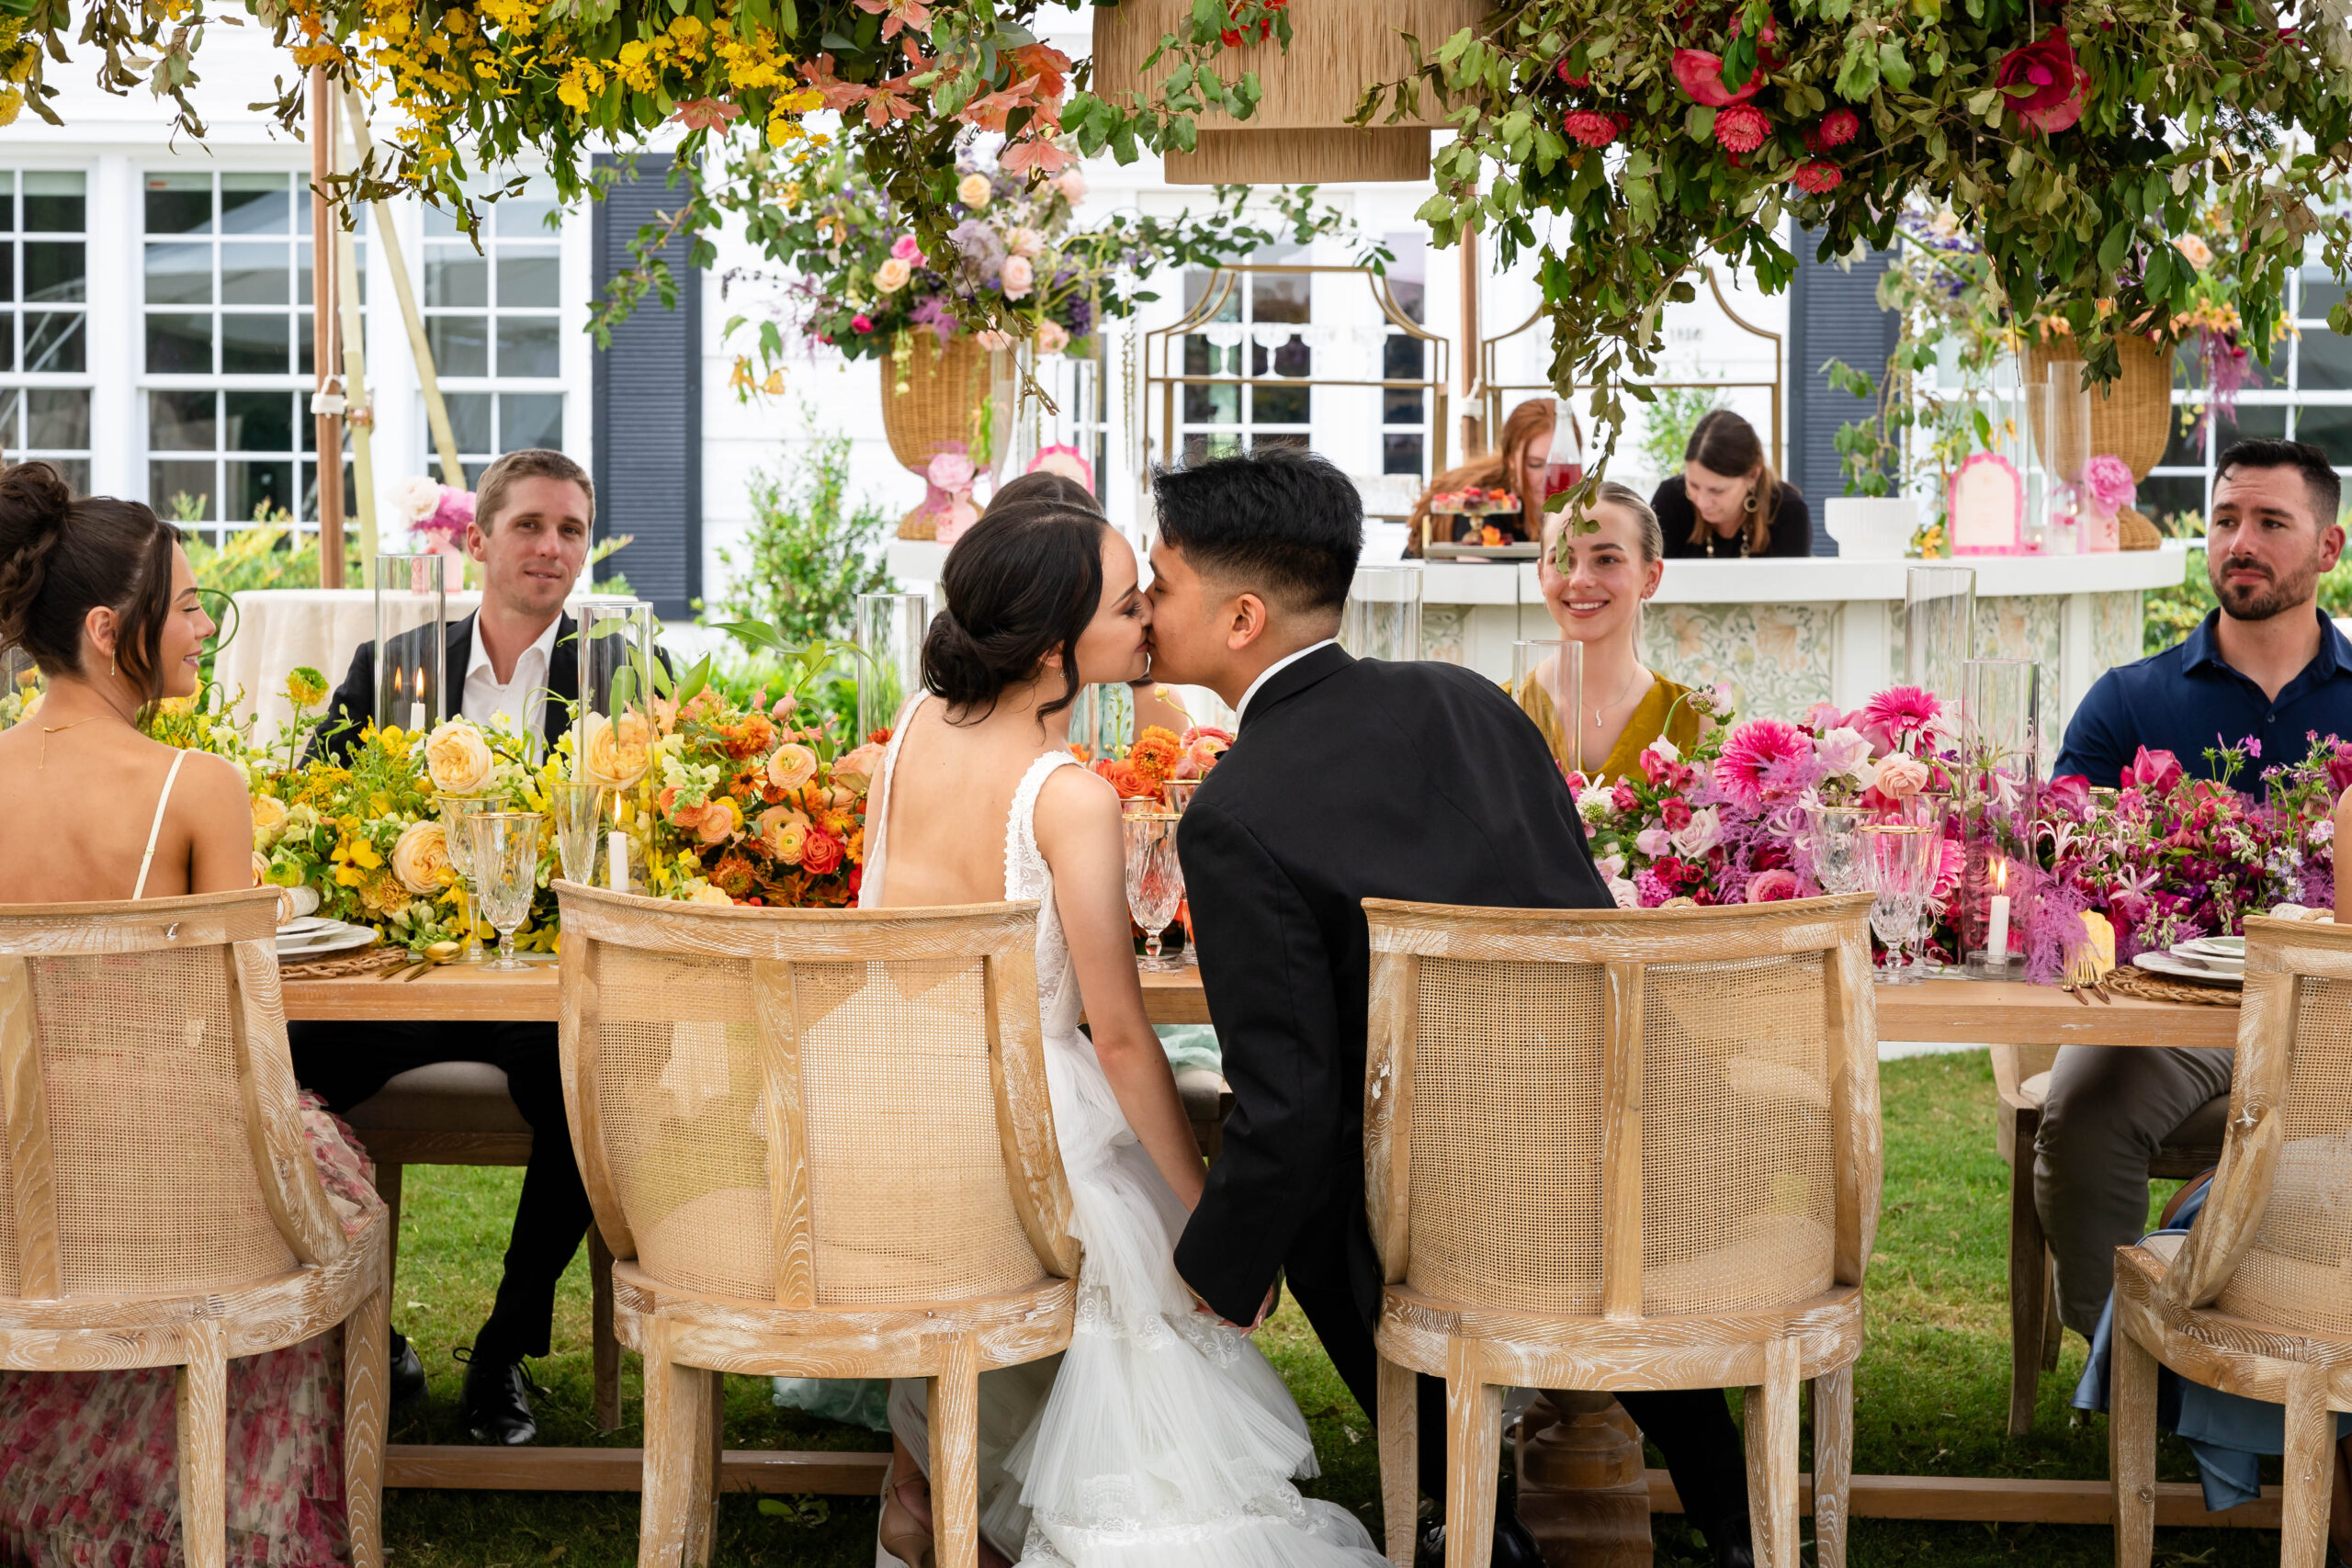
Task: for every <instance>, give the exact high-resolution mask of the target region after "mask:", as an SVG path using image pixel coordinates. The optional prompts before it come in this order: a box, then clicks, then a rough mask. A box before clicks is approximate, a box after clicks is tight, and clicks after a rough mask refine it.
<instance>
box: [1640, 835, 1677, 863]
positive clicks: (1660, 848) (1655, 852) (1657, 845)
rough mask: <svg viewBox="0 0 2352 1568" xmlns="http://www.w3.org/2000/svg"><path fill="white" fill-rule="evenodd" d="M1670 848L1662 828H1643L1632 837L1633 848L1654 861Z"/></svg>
mask: <svg viewBox="0 0 2352 1568" xmlns="http://www.w3.org/2000/svg"><path fill="white" fill-rule="evenodd" d="M1671 847H1672V845H1671V844H1669V843H1668V840H1667V836H1666V829H1663V828H1645V829H1642V830H1641V831H1640V832H1638V833H1636V834H1634V848H1635V849H1636V850H1639V851H1640V852H1642V853H1644V854H1645V855H1647V856H1649V858H1650V859H1652V860H1656V859H1657V858H1658V857H1659V856H1660V855H1662V854H1664V853H1666V852H1667V851H1668V849H1670V848H1671Z"/></svg>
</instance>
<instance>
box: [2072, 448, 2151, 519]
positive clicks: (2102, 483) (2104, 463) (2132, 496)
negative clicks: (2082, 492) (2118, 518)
mask: <svg viewBox="0 0 2352 1568" xmlns="http://www.w3.org/2000/svg"><path fill="white" fill-rule="evenodd" d="M2083 483H2084V484H2085V485H2086V487H2088V489H2089V491H2090V492H2091V499H2092V500H2093V501H2096V502H2098V503H2099V504H2100V505H2101V506H2104V507H2106V508H2107V509H2108V510H2109V511H2110V512H2112V511H2114V510H2116V509H2117V508H2119V507H2125V506H2129V505H2131V503H2132V502H2134V501H2136V500H2138V499H2139V494H2140V491H2139V486H2138V485H2137V484H2136V483H2135V482H2133V480H2132V478H2131V465H2130V464H2129V463H2126V462H2125V461H2124V460H2123V459H2122V458H2120V457H2109V455H2108V454H2106V453H2104V452H2102V453H2101V454H2099V455H2098V457H2093V458H2092V459H2091V460H2090V461H2089V462H2087V463H2086V464H2084V465H2083Z"/></svg>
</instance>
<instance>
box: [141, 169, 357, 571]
mask: <svg viewBox="0 0 2352 1568" xmlns="http://www.w3.org/2000/svg"><path fill="white" fill-rule="evenodd" d="M141 185H142V187H143V188H142V192H141V197H142V199H141V379H140V386H141V398H140V400H141V418H142V421H143V424H144V429H145V434H146V451H147V495H148V501H149V502H150V504H152V505H153V506H154V507H155V509H156V510H157V511H158V512H161V513H164V515H166V516H169V517H173V518H175V519H177V520H178V521H180V522H181V523H183V524H186V525H197V526H200V527H206V528H208V529H209V531H212V532H214V533H215V534H216V535H217V534H218V533H219V532H220V531H223V530H226V529H228V528H234V527H239V526H242V525H246V524H249V523H253V522H255V521H257V520H262V519H265V518H266V519H269V520H272V521H278V520H284V519H287V518H292V519H295V520H298V521H299V522H300V523H309V522H312V521H315V520H316V518H317V516H318V472H317V469H318V454H317V447H318V440H317V426H316V424H315V423H313V422H312V420H311V413H310V392H311V375H312V371H311V199H310V185H309V181H308V180H307V179H306V178H305V177H304V176H303V175H300V174H297V173H293V172H291V171H214V170H201V171H182V170H162V171H154V172H151V173H149V174H148V175H145V176H144V178H143V179H142V181H141ZM364 216H365V215H364V214H363V215H362V220H363V224H364ZM361 243H362V246H363V249H362V255H363V260H362V263H361V265H360V267H359V276H360V278H361V285H360V289H361V296H362V299H361V302H362V303H364V302H365V296H366V287H367V286H366V282H365V279H366V276H367V268H366V264H365V261H364V254H365V253H364V240H363V241H362V242H361Z"/></svg>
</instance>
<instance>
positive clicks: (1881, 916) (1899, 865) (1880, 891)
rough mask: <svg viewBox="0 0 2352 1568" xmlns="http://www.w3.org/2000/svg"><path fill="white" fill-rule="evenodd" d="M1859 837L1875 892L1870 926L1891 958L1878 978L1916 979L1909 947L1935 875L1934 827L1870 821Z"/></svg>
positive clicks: (1867, 880) (1888, 981) (1866, 880)
mask: <svg viewBox="0 0 2352 1568" xmlns="http://www.w3.org/2000/svg"><path fill="white" fill-rule="evenodd" d="M1857 837H1858V838H1859V839H1860V844H1861V867H1862V886H1863V888H1864V889H1866V890H1868V891H1869V892H1871V893H1872V894H1874V895H1876V902H1874V903H1872V904H1871V931H1875V932H1877V933H1878V939H1879V941H1880V942H1883V943H1885V945H1886V951H1887V955H1888V957H1889V958H1890V959H1891V960H1892V962H1891V963H1890V964H1888V965H1887V967H1885V968H1884V969H1883V970H1881V971H1880V972H1879V976H1878V978H1879V983H1880V984H1882V985H1887V986H1911V985H1917V984H1918V982H1919V973H1918V971H1917V969H1916V968H1913V967H1912V966H1910V965H1909V964H1908V963H1907V962H1906V961H1905V948H1906V947H1907V946H1908V945H1909V944H1910V943H1911V942H1914V941H1915V940H1916V939H1917V935H1918V931H1919V912H1920V908H1921V905H1922V904H1923V903H1924V901H1925V900H1926V897H1927V893H1928V886H1930V884H1931V882H1932V880H1933V873H1932V872H1931V871H1930V870H1929V867H1930V865H1931V864H1932V863H1933V859H1932V857H1933V855H1934V853H1935V852H1936V850H1937V848H1938V844H1937V840H1936V836H1935V831H1934V829H1930V828H1926V827H1922V826H1920V825H1919V824H1917V823H1914V822H1871V823H1866V824H1864V825H1863V827H1862V829H1860V833H1859V834H1858V835H1857Z"/></svg>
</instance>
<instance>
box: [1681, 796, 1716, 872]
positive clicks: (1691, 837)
mask: <svg viewBox="0 0 2352 1568" xmlns="http://www.w3.org/2000/svg"><path fill="white" fill-rule="evenodd" d="M1723 832H1724V829H1723V819H1722V818H1720V817H1719V816H1718V815H1717V814H1716V811H1715V808H1714V807H1712V806H1702V807H1700V808H1699V809H1698V810H1696V811H1693V812H1692V813H1691V825H1690V826H1689V827H1688V828H1685V829H1682V830H1681V831H1680V832H1679V833H1677V834H1675V835H1674V848H1675V850H1676V852H1678V853H1679V854H1680V855H1682V857H1683V858H1684V859H1686V860H1695V859H1697V858H1698V857H1699V856H1701V855H1702V854H1705V853H1706V852H1708V851H1709V850H1712V849H1713V848H1714V847H1715V840H1718V839H1720V838H1722V837H1723Z"/></svg>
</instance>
